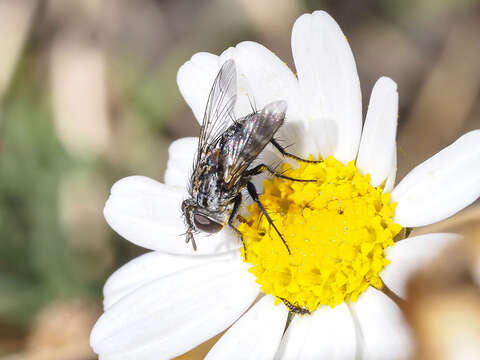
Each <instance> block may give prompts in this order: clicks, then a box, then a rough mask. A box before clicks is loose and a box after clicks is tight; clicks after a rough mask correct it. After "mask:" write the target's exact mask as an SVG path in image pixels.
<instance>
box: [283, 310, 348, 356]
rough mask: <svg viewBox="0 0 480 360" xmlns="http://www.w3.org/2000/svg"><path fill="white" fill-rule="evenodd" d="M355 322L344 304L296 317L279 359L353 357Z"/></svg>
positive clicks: (286, 335)
mask: <svg viewBox="0 0 480 360" xmlns="http://www.w3.org/2000/svg"><path fill="white" fill-rule="evenodd" d="M356 351H357V341H356V332H355V325H354V322H353V319H352V316H351V313H350V311H349V309H348V307H347V306H346V305H345V304H340V305H337V306H335V307H334V308H333V309H332V308H330V307H328V306H322V307H320V308H318V309H317V310H316V311H315V312H314V313H313V314H312V315H304V316H295V317H294V318H293V320H292V322H291V323H290V326H289V327H288V330H287V331H286V333H285V335H284V337H283V339H282V344H281V345H280V349H279V351H278V353H277V356H276V357H275V358H276V359H285V360H293V359H298V360H308V359H328V360H330V359H332V360H333V359H354V358H355V355H356Z"/></svg>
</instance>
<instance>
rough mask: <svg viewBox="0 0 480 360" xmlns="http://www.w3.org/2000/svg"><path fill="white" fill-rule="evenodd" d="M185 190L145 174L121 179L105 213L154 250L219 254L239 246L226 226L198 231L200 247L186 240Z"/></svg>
mask: <svg viewBox="0 0 480 360" xmlns="http://www.w3.org/2000/svg"><path fill="white" fill-rule="evenodd" d="M185 196H186V194H185V190H184V189H182V188H180V187H176V186H168V185H164V184H162V183H159V182H157V181H155V180H152V179H150V178H147V177H144V176H130V177H127V178H124V179H121V180H119V181H117V182H116V183H115V184H114V185H113V187H112V190H111V194H110V197H109V198H108V200H107V202H106V204H105V208H104V210H103V213H104V215H105V219H106V220H107V222H108V224H109V225H110V226H111V227H112V229H113V230H115V231H116V232H117V233H118V234H119V235H121V236H123V237H124V238H125V239H127V240H129V241H131V242H132V243H134V244H136V245H139V246H142V247H145V248H147V249H150V250H159V251H163V252H168V253H172V254H195V255H199V254H216V253H221V252H227V251H230V250H233V249H238V248H239V247H240V245H241V242H240V241H239V240H238V239H237V238H236V237H235V236H234V235H233V234H232V232H231V230H230V229H228V228H227V227H225V228H224V229H223V230H222V231H220V232H219V233H217V234H212V235H206V234H198V235H195V241H196V243H197V247H198V250H197V251H196V252H195V251H193V249H192V246H191V244H185V236H184V235H182V234H184V233H185V223H184V220H183V215H182V212H181V204H182V201H183V199H184V197H185Z"/></svg>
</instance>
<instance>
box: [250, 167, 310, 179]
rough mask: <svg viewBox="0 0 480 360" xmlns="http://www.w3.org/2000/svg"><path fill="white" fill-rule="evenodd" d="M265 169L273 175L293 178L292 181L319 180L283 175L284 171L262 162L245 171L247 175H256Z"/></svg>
mask: <svg viewBox="0 0 480 360" xmlns="http://www.w3.org/2000/svg"><path fill="white" fill-rule="evenodd" d="M264 171H268V172H269V173H270V174H272V175H273V176H276V177H279V178H281V179H286V180H291V181H300V182H317V181H318V180H307V179H295V178H292V177H290V176H287V175H283V174H282V173H279V172H277V171H275V170H274V169H272V168H271V167H270V166H268V165H266V164H260V165H257V166H255V167H254V168H251V169H249V170H247V171H246V172H245V175H246V176H254V175H258V174H261V173H262V172H264Z"/></svg>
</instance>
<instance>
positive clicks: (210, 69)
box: [177, 52, 220, 124]
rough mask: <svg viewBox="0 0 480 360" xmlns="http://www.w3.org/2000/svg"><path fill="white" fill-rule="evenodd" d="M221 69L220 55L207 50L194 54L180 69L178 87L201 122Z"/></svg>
mask: <svg viewBox="0 0 480 360" xmlns="http://www.w3.org/2000/svg"><path fill="white" fill-rule="evenodd" d="M219 70H220V67H219V65H218V56H217V55H213V54H209V53H206V52H200V53H197V54H195V55H193V56H192V58H191V59H190V60H189V61H187V62H186V63H185V64H183V65H182V66H181V67H180V69H178V73H177V84H178V88H179V89H180V93H181V94H182V96H183V97H184V99H185V101H186V102H187V104H188V106H190V108H191V109H192V112H193V114H194V115H195V118H196V119H197V120H198V122H199V123H200V124H201V123H202V120H203V114H204V112H205V106H206V104H207V99H208V95H209V94H210V89H211V87H212V84H213V81H214V80H215V77H216V76H217V73H218V71H219Z"/></svg>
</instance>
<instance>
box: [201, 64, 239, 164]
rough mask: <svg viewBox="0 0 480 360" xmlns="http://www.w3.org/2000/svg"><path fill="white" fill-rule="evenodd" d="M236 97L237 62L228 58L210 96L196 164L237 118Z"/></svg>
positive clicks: (204, 116)
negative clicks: (235, 115) (235, 110)
mask: <svg viewBox="0 0 480 360" xmlns="http://www.w3.org/2000/svg"><path fill="white" fill-rule="evenodd" d="M236 99H237V73H236V70H235V62H234V61H233V60H228V61H226V62H225V63H224V64H223V66H222V68H221V69H220V71H219V72H218V74H217V77H216V78H215V81H214V82H213V86H212V89H211V90H210V94H209V96H208V100H207V105H206V107H205V114H204V115H203V123H202V129H201V131H200V139H199V141H198V150H197V162H196V164H198V163H199V162H200V161H201V160H202V159H203V158H204V157H205V156H206V155H207V154H208V152H209V151H208V150H209V147H210V145H212V144H213V143H215V142H216V140H217V139H218V137H219V136H220V135H221V134H222V133H223V132H224V131H225V130H226V129H227V128H228V126H230V125H231V124H232V122H233V121H234V120H235V117H234V113H233V109H234V107H235V101H236Z"/></svg>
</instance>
